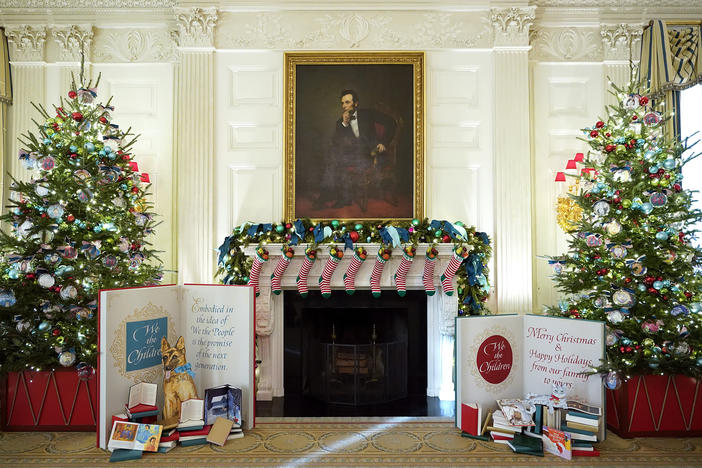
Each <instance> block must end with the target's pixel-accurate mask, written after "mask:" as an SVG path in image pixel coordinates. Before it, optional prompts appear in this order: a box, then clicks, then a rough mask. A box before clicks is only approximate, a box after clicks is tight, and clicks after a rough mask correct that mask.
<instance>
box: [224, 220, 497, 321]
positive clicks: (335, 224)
mask: <svg viewBox="0 0 702 468" xmlns="http://www.w3.org/2000/svg"><path fill="white" fill-rule="evenodd" d="M357 242H361V243H366V244H367V243H377V244H379V245H381V246H383V247H388V248H393V247H404V246H413V247H417V245H419V244H430V247H429V249H428V250H431V249H432V247H431V246H432V245H434V244H440V243H453V244H454V248H458V247H465V248H466V249H467V251H468V255H467V257H466V258H465V259H464V260H463V263H462V265H461V267H460V268H459V269H458V271H457V272H456V276H455V278H456V291H457V293H458V308H459V311H458V313H459V315H479V314H486V313H489V311H488V310H487V309H486V308H485V306H484V303H485V301H486V300H487V297H488V294H489V292H490V284H489V282H488V262H489V261H490V256H491V255H492V248H491V247H490V238H489V237H488V235H487V234H485V233H484V232H479V231H476V229H475V227H473V226H465V225H464V224H463V223H462V222H460V221H457V222H455V223H451V222H448V221H438V220H432V221H429V220H428V219H426V218H425V219H424V220H423V221H420V220H418V219H413V220H411V221H394V222H381V223H378V222H371V221H365V222H352V221H338V220H332V221H320V222H313V221H311V220H309V219H298V220H295V221H293V222H280V223H266V224H264V223H259V224H256V223H244V224H242V225H241V226H238V227H236V228H234V230H233V232H232V234H231V235H230V236H228V237H226V238H225V239H224V242H223V243H222V245H220V247H219V260H218V265H219V268H218V270H217V278H219V280H220V282H221V283H222V284H247V282H248V280H249V273H250V271H251V265H252V263H253V258H252V257H247V256H246V255H245V253H244V248H245V247H247V246H249V245H251V244H254V245H257V249H261V248H264V246H265V245H266V244H283V249H286V250H287V249H288V248H289V247H293V248H294V247H295V246H296V245H298V244H309V246H308V247H307V248H312V249H317V246H319V245H322V244H342V245H343V246H344V248H345V249H346V248H349V249H352V250H353V248H354V244H355V243H357ZM300 253H301V252H300ZM418 253H419V254H424V253H423V252H418Z"/></svg>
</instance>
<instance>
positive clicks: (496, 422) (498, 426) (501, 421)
mask: <svg viewBox="0 0 702 468" xmlns="http://www.w3.org/2000/svg"><path fill="white" fill-rule="evenodd" d="M487 430H488V431H490V438H491V439H492V440H494V441H495V442H497V443H498V444H507V443H508V442H509V441H510V440H512V439H513V438H514V436H515V434H521V432H522V426H513V425H511V424H510V423H509V421H507V418H505V415H504V414H502V411H500V410H495V411H494V412H493V413H492V424H491V425H488V426H487Z"/></svg>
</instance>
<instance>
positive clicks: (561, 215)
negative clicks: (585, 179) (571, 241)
mask: <svg viewBox="0 0 702 468" xmlns="http://www.w3.org/2000/svg"><path fill="white" fill-rule="evenodd" d="M579 192H580V184H579V181H576V182H575V183H574V184H573V185H571V186H570V187H568V193H571V194H573V195H578V194H579ZM556 213H557V216H556V220H557V221H558V225H559V226H560V227H561V229H563V231H565V232H574V231H577V229H578V222H579V221H580V220H581V219H582V217H583V209H582V208H580V206H578V204H577V202H576V201H575V200H573V199H572V198H570V197H568V196H560V197H558V202H557V205H556Z"/></svg>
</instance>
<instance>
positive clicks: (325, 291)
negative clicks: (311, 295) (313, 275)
mask: <svg viewBox="0 0 702 468" xmlns="http://www.w3.org/2000/svg"><path fill="white" fill-rule="evenodd" d="M343 256H344V251H343V250H341V249H338V248H336V247H335V246H331V248H330V249H329V258H328V259H327V263H325V264H324V270H322V276H320V277H319V289H320V290H321V291H322V297H323V298H325V299H327V298H329V297H330V296H331V278H332V275H333V274H334V270H336V267H337V266H339V262H340V261H341V258H342V257H343Z"/></svg>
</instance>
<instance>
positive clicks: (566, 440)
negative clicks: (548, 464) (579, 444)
mask: <svg viewBox="0 0 702 468" xmlns="http://www.w3.org/2000/svg"><path fill="white" fill-rule="evenodd" d="M542 432H543V434H542V438H543V443H544V450H545V451H546V452H549V453H552V454H554V455H557V456H559V457H561V458H565V459H566V460H570V459H571V458H572V456H573V454H572V446H571V440H570V434H568V433H566V432H563V431H559V430H557V429H554V428H552V427H548V426H544V427H543V430H542Z"/></svg>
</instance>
